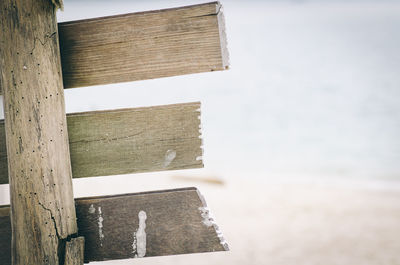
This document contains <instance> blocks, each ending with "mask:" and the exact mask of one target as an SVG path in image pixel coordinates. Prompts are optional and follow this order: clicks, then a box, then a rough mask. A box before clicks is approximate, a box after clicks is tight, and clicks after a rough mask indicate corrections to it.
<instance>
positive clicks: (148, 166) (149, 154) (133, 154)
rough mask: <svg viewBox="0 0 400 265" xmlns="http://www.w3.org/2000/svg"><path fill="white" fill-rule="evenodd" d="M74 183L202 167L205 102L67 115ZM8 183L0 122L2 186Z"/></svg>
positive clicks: (4, 144)
mask: <svg viewBox="0 0 400 265" xmlns="http://www.w3.org/2000/svg"><path fill="white" fill-rule="evenodd" d="M67 123H68V135H69V148H70V153H71V165H72V175H73V177H74V178H82V177H93V176H107V175H117V174H128V173H136V172H150V171H161V170H177V169H188V168H200V167H203V161H202V152H203V151H202V139H201V133H200V103H199V102H195V103H185V104H175V105H166V106H157V107H146V108H133V109H120V110H108V111H93V112H86V113H75V114H68V115H67ZM5 183H8V174H7V152H6V142H5V132H4V121H0V184H5Z"/></svg>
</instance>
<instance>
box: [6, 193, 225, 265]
mask: <svg viewBox="0 0 400 265" xmlns="http://www.w3.org/2000/svg"><path fill="white" fill-rule="evenodd" d="M75 203H76V213H77V218H78V230H79V236H84V237H85V262H90V261H104V260H114V259H127V258H134V257H154V256H164V255H176V254H188V253H200V252H212V251H224V250H228V244H227V243H226V241H225V240H224V238H223V236H222V233H221V231H220V230H219V228H218V226H217V225H216V223H215V220H214V219H213V218H212V217H210V214H209V210H208V208H207V205H206V203H205V202H204V199H203V198H202V196H201V195H200V193H199V192H198V190H197V189H196V188H184V189H176V190H166V191H155V192H142V193H135V194H125V195H115V196H105V197H92V198H81V199H76V200H75ZM8 212H9V208H8V207H7V206H3V207H0V246H1V248H0V264H3V265H8V264H10V262H9V255H10V244H11V242H10V235H9V234H10V225H9V224H10V221H9V220H10V219H9V215H8Z"/></svg>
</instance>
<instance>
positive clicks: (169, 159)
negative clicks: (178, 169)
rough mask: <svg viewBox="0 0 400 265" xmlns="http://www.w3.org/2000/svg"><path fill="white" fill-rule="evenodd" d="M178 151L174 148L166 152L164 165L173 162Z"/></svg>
mask: <svg viewBox="0 0 400 265" xmlns="http://www.w3.org/2000/svg"><path fill="white" fill-rule="evenodd" d="M175 157H176V152H175V151H174V150H168V151H167V152H166V153H165V160H164V167H167V166H169V165H170V164H171V162H172V161H173V160H174V159H175Z"/></svg>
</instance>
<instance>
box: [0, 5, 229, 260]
mask: <svg viewBox="0 0 400 265" xmlns="http://www.w3.org/2000/svg"><path fill="white" fill-rule="evenodd" d="M52 2H53V4H54V5H55V6H56V7H60V6H62V1H58V0H57V1H55V0H52ZM0 10H1V12H2V13H0V19H1V22H2V23H1V28H0V29H1V31H0V32H1V33H2V34H3V35H2V36H4V38H3V39H2V41H1V47H0V63H1V68H0V72H1V75H0V89H1V90H2V91H3V92H4V109H5V120H4V121H0V184H7V183H10V193H11V206H0V264H2V265H3V264H4V265H9V264H28V263H29V264H65V265H68V264H82V263H83V262H84V261H85V262H90V261H104V260H114V259H126V258H135V257H151V256H162V255H174V254H186V253H199V252H210V251H223V250H228V245H227V243H226V241H225V240H224V238H223V237H222V233H221V232H220V230H219V228H218V226H217V225H216V223H215V220H214V219H213V217H212V216H210V213H209V210H208V208H207V206H206V204H205V202H204V199H203V197H202V196H201V195H200V194H199V192H198V191H197V189H196V188H186V189H176V190H165V191H153V192H143V193H136V194H124V195H113V196H103V197H91V198H80V199H75V204H74V203H73V194H72V182H71V177H74V178H82V177H93V176H108V175H116V174H128V173H135V172H151V171H160V170H176V169H186V168H199V167H203V161H202V152H203V150H202V140H201V133H200V130H199V129H200V103H198V102H195V103H186V104H175V105H168V106H157V107H147V108H135V109H119V110H109V111H94V112H85V113H74V114H68V115H65V109H64V98H63V91H62V90H63V89H65V88H74V87H81V86H91V85H101V84H109V83H117V82H126V81H135V80H144V79H151V78H159V77H167V76H175V75H183V74H191V73H199V72H208V71H216V70H225V69H228V52H227V49H226V36H225V27H224V26H225V25H224V18H223V14H222V11H221V5H220V3H219V2H212V3H207V4H201V5H194V6H187V7H182V8H173V9H166V10H156V11H149V12H140V13H132V14H125V15H118V16H112V17H102V18H95V19H87V20H80V21H72V22H65V23H59V24H58V26H57V23H56V19H55V8H54V6H53V5H52V4H51V3H50V1H48V0H24V1H22V0H4V1H2V2H0ZM25 42H26V43H25Z"/></svg>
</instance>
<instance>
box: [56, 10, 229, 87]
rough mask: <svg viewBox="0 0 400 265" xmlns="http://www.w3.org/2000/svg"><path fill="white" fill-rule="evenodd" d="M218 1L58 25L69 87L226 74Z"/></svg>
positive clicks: (221, 18) (222, 22)
mask: <svg viewBox="0 0 400 265" xmlns="http://www.w3.org/2000/svg"><path fill="white" fill-rule="evenodd" d="M224 26H225V25H224V20H223V14H222V11H221V5H220V3H219V2H213V3H207V4H201V5H195V6H187V7H180V8H173V9H165V10H156V11H148V12H140V13H132V14H125V15H117V16H111V17H101V18H95V19H87V20H80V21H72V22H65V23H60V24H59V35H60V48H61V62H62V70H63V77H64V87H65V88H71V87H81V86H91V85H100V84H109V83H117V82H127V81H135V80H144V79H152V78H159V77H167V76H176V75H184V74H192V73H200V72H209V71H217V70H224V69H226V68H227V67H228V53H227V49H226V37H225V27H224Z"/></svg>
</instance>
